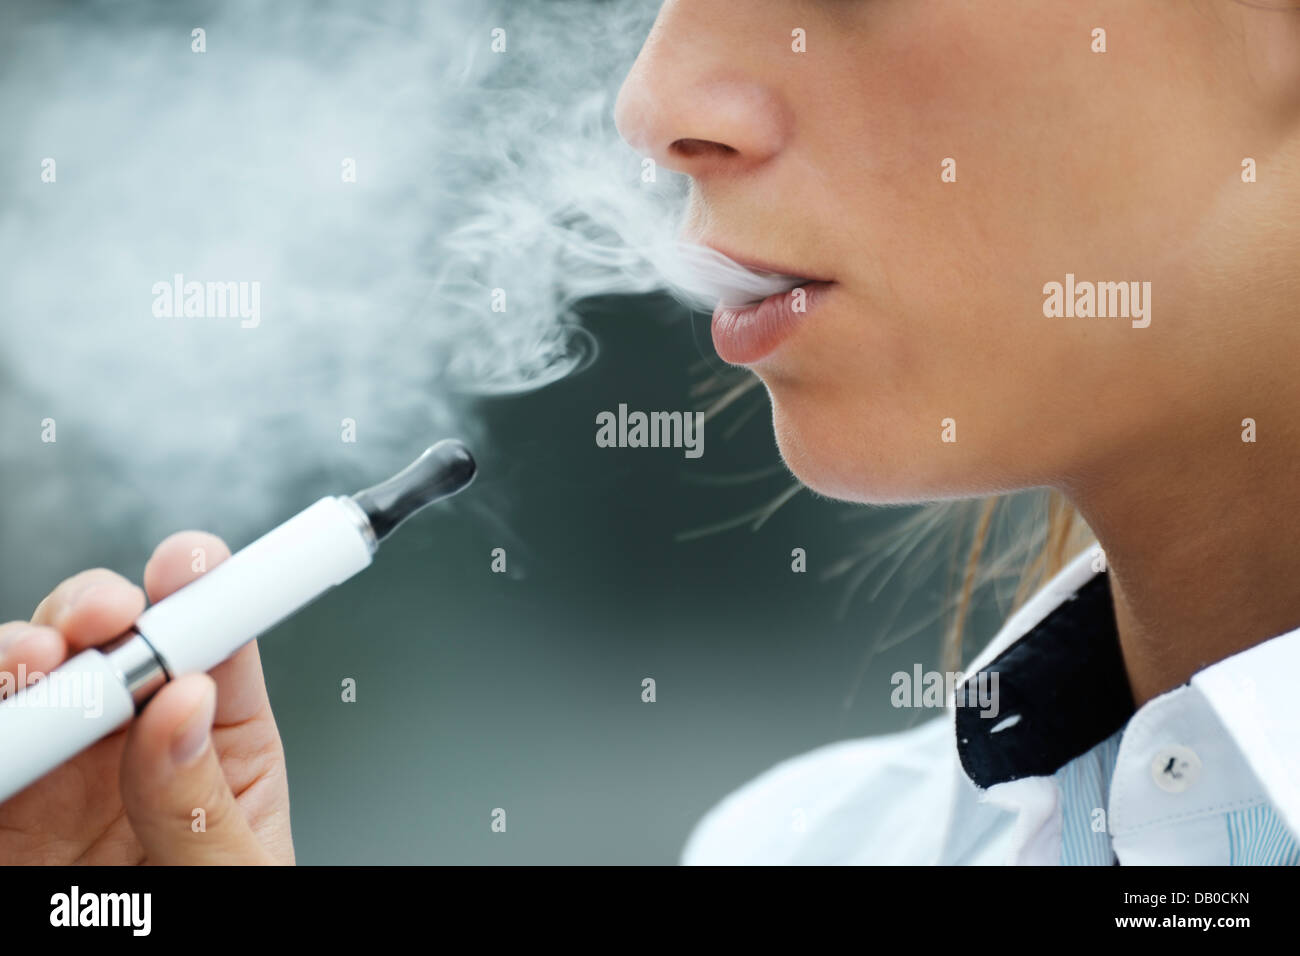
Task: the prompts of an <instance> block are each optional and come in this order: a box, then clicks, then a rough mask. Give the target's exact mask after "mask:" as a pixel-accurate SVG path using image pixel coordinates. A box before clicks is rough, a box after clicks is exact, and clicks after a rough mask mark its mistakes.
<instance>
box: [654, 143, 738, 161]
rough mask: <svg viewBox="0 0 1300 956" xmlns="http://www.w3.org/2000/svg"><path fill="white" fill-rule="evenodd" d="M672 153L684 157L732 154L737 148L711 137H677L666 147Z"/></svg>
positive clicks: (735, 152)
mask: <svg viewBox="0 0 1300 956" xmlns="http://www.w3.org/2000/svg"><path fill="white" fill-rule="evenodd" d="M668 148H669V149H670V150H671V151H672V152H673V153H675V154H676V155H678V156H681V157H682V158H684V159H695V158H697V157H702V156H710V155H712V156H718V157H725V156H734V155H736V154H737V153H738V152H739V150H737V149H736V148H735V147H732V146H728V145H727V144H726V143H717V142H714V141H713V140H711V139H677V140H673V143H672V145H671V146H669V147H668Z"/></svg>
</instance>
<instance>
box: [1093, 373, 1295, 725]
mask: <svg viewBox="0 0 1300 956" xmlns="http://www.w3.org/2000/svg"><path fill="white" fill-rule="evenodd" d="M1286 387H1289V384H1288V386H1286ZM1269 404H1270V406H1271V407H1272V408H1274V409H1276V408H1277V403H1276V401H1275V397H1274V401H1272V402H1270V403H1269ZM1259 407H1261V408H1262V403H1261V405H1260V406H1259ZM1292 407H1293V408H1294V407H1295V406H1292ZM1242 417H1244V415H1237V416H1236V417H1235V420H1234V418H1233V416H1228V415H1225V416H1223V421H1222V426H1223V427H1222V429H1221V430H1220V434H1218V435H1216V436H1215V437H1214V438H1213V439H1212V440H1208V441H1202V442H1199V443H1192V442H1190V441H1184V443H1182V444H1179V445H1177V446H1176V447H1173V448H1163V449H1162V450H1160V451H1159V453H1147V454H1145V455H1143V456H1141V457H1138V456H1130V457H1129V458H1128V460H1127V461H1126V462H1125V463H1124V465H1123V466H1122V467H1116V468H1111V469H1106V470H1105V471H1104V474H1105V475H1106V477H1105V480H1099V481H1095V482H1092V483H1086V484H1085V485H1083V486H1081V487H1077V488H1073V489H1070V491H1069V495H1070V497H1071V499H1072V500H1073V501H1074V503H1075V505H1076V507H1078V509H1079V511H1080V513H1081V514H1082V515H1083V517H1084V519H1085V520H1086V521H1087V522H1088V524H1089V526H1090V527H1091V528H1092V530H1093V532H1094V533H1095V534H1096V535H1097V539H1098V541H1099V542H1100V544H1101V546H1102V548H1103V549H1104V551H1105V552H1106V561H1107V566H1108V568H1109V570H1110V584H1111V592H1112V595H1113V597H1114V603H1115V616H1116V622H1117V623H1118V625H1119V635H1120V644H1121V646H1122V649H1123V654H1124V663H1125V667H1126V669H1127V672H1128V678H1129V685H1130V687H1131V688H1132V690H1133V696H1134V700H1135V702H1136V703H1137V705H1138V706H1141V705H1142V704H1143V703H1145V702H1146V701H1148V700H1150V699H1151V698H1152V697H1155V696H1157V695H1159V694H1162V693H1164V692H1165V691H1167V690H1170V689H1172V688H1174V687H1177V686H1178V685H1180V684H1183V683H1185V682H1186V681H1187V680H1188V679H1189V678H1190V677H1191V676H1192V675H1193V674H1194V673H1196V672H1197V671H1199V670H1201V669H1202V668H1205V667H1207V666H1209V665H1210V664H1213V663H1215V662H1217V661H1220V660H1223V659H1224V658H1226V657H1230V656H1232V655H1233V654H1236V653H1238V652H1240V651H1243V650H1246V649H1247V648H1249V647H1252V646H1254V645H1256V644H1259V643H1261V642H1263V641H1266V640H1268V639H1269V638H1271V637H1275V636H1277V635H1279V634H1283V633H1285V632H1287V631H1289V630H1293V629H1295V628H1296V627H1300V480H1298V478H1297V474H1296V466H1295V460H1296V454H1295V450H1296V449H1297V448H1300V427H1298V426H1296V425H1294V424H1290V421H1291V420H1292V419H1293V418H1294V417H1295V416H1294V415H1293V414H1289V413H1285V412H1277V413H1275V414H1272V415H1268V416H1263V417H1261V419H1260V422H1261V424H1260V431H1259V433H1258V434H1257V436H1256V437H1257V441H1256V442H1254V443H1247V442H1243V441H1242V440H1241V432H1242V429H1241V427H1240V426H1239V422H1240V421H1241V418H1242Z"/></svg>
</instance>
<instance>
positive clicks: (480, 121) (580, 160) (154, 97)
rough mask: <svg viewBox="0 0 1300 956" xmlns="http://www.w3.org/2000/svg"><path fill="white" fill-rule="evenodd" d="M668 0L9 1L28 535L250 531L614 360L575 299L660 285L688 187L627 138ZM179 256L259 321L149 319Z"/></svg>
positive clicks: (0, 457) (4, 230)
mask: <svg viewBox="0 0 1300 956" xmlns="http://www.w3.org/2000/svg"><path fill="white" fill-rule="evenodd" d="M656 6H657V5H656V4H655V3H653V2H576V0H568V2H530V3H518V2H514V3H511V2H499V3H484V2H482V0H443V2H439V3H436V4H434V3H428V2H416V0H408V2H397V0H392V2H375V0H367V2H365V3H352V4H342V3H324V4H322V3H317V2H305V0H300V2H276V3H273V4H271V3H265V2H257V0H233V2H222V3H219V4H218V3H211V4H174V3H161V2H159V3H138V4H108V3H87V4H78V5H52V4H40V3H36V2H26V3H6V4H5V7H4V10H3V12H0V34H3V35H4V36H6V37H7V38H8V39H7V40H6V41H4V42H5V45H6V50H5V52H6V54H7V55H6V56H4V57H3V58H0V59H3V65H2V66H0V115H3V116H4V117H5V127H6V130H5V135H4V136H3V137H0V175H2V177H3V178H2V180H0V182H2V183H3V185H2V186H0V189H2V191H3V192H2V194H0V257H2V261H3V262H4V270H3V274H2V276H0V321H2V322H3V329H4V341H3V346H2V347H0V376H2V377H0V397H2V398H3V400H4V403H5V411H4V415H3V424H2V425H0V429H2V433H0V468H2V469H3V473H4V475H5V487H6V492H7V494H8V496H9V499H10V501H11V502H15V501H21V502H22V505H21V507H14V506H13V505H12V504H11V505H10V506H7V507H6V509H5V513H6V518H5V521H6V524H7V525H8V527H7V528H6V531H8V532H9V534H10V535H11V536H12V537H11V540H15V539H16V540H18V541H21V540H37V538H38V537H40V536H44V537H48V535H49V529H50V527H51V525H52V524H57V523H58V522H59V520H60V519H61V517H62V516H75V517H71V518H70V520H71V521H72V523H73V524H74V525H77V526H81V525H82V524H83V522H84V521H86V520H87V519H88V518H90V517H91V512H94V513H95V514H96V515H98V516H99V520H100V524H101V527H102V528H104V529H109V528H111V529H112V530H113V533H115V534H122V533H127V534H137V535H139V538H140V540H141V541H143V542H152V541H154V540H156V539H157V538H158V537H159V536H160V535H162V534H165V533H168V532H170V531H172V530H175V529H176V528H178V527H185V526H203V525H205V524H209V523H211V524H214V525H218V526H220V527H222V528H224V529H226V530H228V531H231V530H237V531H239V532H244V533H252V532H256V531H258V530H261V529H262V528H264V527H265V526H267V524H268V522H269V521H271V520H273V519H276V518H279V517H283V516H284V515H286V514H287V513H288V512H289V511H291V510H292V509H293V508H294V507H296V506H298V505H301V504H305V502H302V501H298V500H296V499H295V500H294V501H287V500H285V497H286V495H285V492H286V489H289V488H295V489H300V487H301V485H302V484H303V483H304V482H306V483H307V484H313V483H314V486H319V489H320V491H321V493H325V492H327V491H330V490H334V491H346V490H349V489H350V486H351V485H350V484H349V482H351V483H357V482H361V483H365V482H366V480H368V479H374V478H379V477H383V476H384V475H385V474H386V473H387V472H388V471H391V470H392V469H393V468H395V467H397V466H400V465H401V464H402V463H404V462H405V461H406V460H407V459H409V458H411V457H414V455H415V454H416V453H418V452H419V451H420V450H421V448H423V447H424V445H426V444H428V443H430V442H431V441H433V440H434V439H437V438H440V437H445V436H448V435H459V436H463V437H465V438H467V439H469V440H471V441H473V440H474V439H475V438H481V436H479V435H477V432H476V429H475V427H474V424H473V419H472V414H471V408H472V398H473V396H474V395H476V394H480V393H500V392H508V391H516V390H524V389H529V388H535V387H538V386H540V385H543V384H545V383H547V382H550V381H553V380H554V379H556V378H557V377H559V376H562V375H564V374H566V373H568V372H569V371H571V370H572V369H573V368H574V367H575V366H576V365H579V364H581V363H582V362H583V361H586V360H587V359H589V358H590V356H591V354H592V349H593V346H592V344H591V342H590V340H589V339H588V338H587V337H586V335H585V333H583V332H582V331H581V329H580V327H579V326H578V325H577V323H576V322H575V319H574V314H573V307H574V305H575V304H576V303H577V302H579V301H580V300H581V299H583V298H585V297H588V296H592V295H597V294H604V293H631V292H642V291H649V290H651V289H654V288H657V287H658V286H660V285H661V280H660V279H659V278H658V275H657V272H656V269H655V267H654V266H653V265H652V264H651V260H652V259H653V258H654V257H653V255H652V254H650V253H648V252H647V250H650V249H653V248H661V247H662V243H663V242H664V241H665V240H666V239H667V238H669V237H670V236H671V234H672V231H673V222H672V218H673V217H672V215H671V211H672V210H673V209H674V208H676V207H678V206H679V205H680V198H681V195H682V186H681V183H680V181H676V180H673V181H669V177H666V176H665V174H663V173H662V171H661V172H660V174H659V176H658V178H659V180H660V181H659V182H657V183H645V182H643V181H642V177H641V164H640V159H639V158H638V157H636V156H635V155H634V154H633V153H632V151H631V150H630V149H629V148H628V147H626V146H625V145H624V144H622V143H621V141H620V140H619V139H618V136H617V134H616V132H615V130H614V127H613V119H612V109H613V101H614V96H615V94H616V92H617V89H618V86H619V84H620V82H621V79H622V77H623V75H624V74H625V72H626V70H627V68H628V67H629V66H630V64H631V62H632V60H633V59H634V57H635V55H636V52H637V49H638V47H639V45H640V41H641V39H642V38H643V37H644V36H645V33H646V31H647V29H648V26H649V24H650V22H651V21H652V19H653V15H654V12H655V9H656ZM195 28H202V29H203V30H204V31H205V37H204V39H205V42H206V52H204V53H196V52H193V51H192V49H191V45H192V42H193V39H192V30H194V29H195ZM497 29H500V30H503V31H504V35H502V34H496V35H495V39H496V40H497V42H498V43H500V41H501V40H502V39H504V42H505V51H504V52H494V51H493V49H492V44H493V41H494V32H493V31H494V30H497ZM47 158H48V159H52V160H53V161H54V163H55V167H54V169H55V175H56V180H55V182H53V183H47V182H42V181H41V173H42V163H43V161H44V160H45V159H47ZM345 160H352V161H354V162H355V169H356V182H355V183H347V182H344V181H343V175H342V171H343V164H344V162H345ZM178 273H179V274H182V275H183V276H184V277H185V280H186V281H200V282H254V281H256V282H258V283H260V289H261V320H260V324H259V325H258V326H257V327H256V328H242V327H241V323H240V321H239V319H238V318H237V317H236V318H215V317H203V318H195V317H192V318H158V317H155V316H154V315H153V313H152V310H151V306H152V304H153V299H154V295H153V292H152V289H153V286H154V284H155V283H158V282H170V281H171V280H172V277H173V275H175V274H178ZM497 289H500V290H503V291H504V295H505V311H504V312H500V311H493V308H492V305H493V301H494V300H493V290H497ZM47 419H52V420H53V421H54V423H55V428H56V430H57V431H56V435H57V441H56V442H55V443H53V444H43V443H42V441H41V435H42V425H41V423H42V422H43V421H45V420H47ZM344 419H353V420H355V422H356V435H357V441H356V443H355V444H349V443H345V442H343V441H342V440H341V435H342V431H343V425H342V423H343V420H344ZM296 494H301V492H300V490H299V491H296ZM125 529H130V530H129V531H128V530H125ZM62 570H73V569H62Z"/></svg>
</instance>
